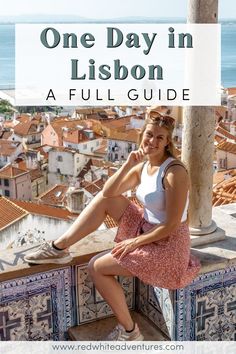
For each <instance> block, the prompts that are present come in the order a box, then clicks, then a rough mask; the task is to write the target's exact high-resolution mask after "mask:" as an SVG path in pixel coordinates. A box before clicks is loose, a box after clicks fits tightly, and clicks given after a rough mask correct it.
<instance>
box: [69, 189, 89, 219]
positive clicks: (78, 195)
mask: <svg viewBox="0 0 236 354" xmlns="http://www.w3.org/2000/svg"><path fill="white" fill-rule="evenodd" d="M66 195H67V209H68V210H69V211H70V212H71V213H80V212H81V211H82V210H83V209H84V207H85V195H84V191H83V190H82V189H75V188H73V187H70V188H69V189H68V191H67V193H66Z"/></svg>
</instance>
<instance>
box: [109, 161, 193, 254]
mask: <svg viewBox="0 0 236 354" xmlns="http://www.w3.org/2000/svg"><path fill="white" fill-rule="evenodd" d="M164 186H165V191H166V192H165V193H166V222H165V223H163V224H158V225H157V226H154V227H153V228H152V229H151V230H149V231H148V232H145V233H144V234H142V235H140V236H138V237H135V238H132V239H128V240H125V241H123V242H120V243H118V244H117V246H116V247H115V248H114V249H113V250H112V253H113V254H114V255H119V254H120V257H123V256H124V255H125V254H126V253H128V252H131V251H132V250H134V249H135V248H137V247H139V246H142V245H145V244H148V243H151V242H157V241H160V240H162V239H165V238H166V237H168V235H169V234H170V233H171V232H173V231H174V230H176V229H177V227H178V226H179V225H180V223H181V218H182V215H183V212H184V208H185V205H186V200H187V194H188V186H189V179H188V175H187V172H186V171H185V169H184V168H183V167H181V166H173V167H170V168H169V169H168V171H167V174H166V177H165V178H164Z"/></svg>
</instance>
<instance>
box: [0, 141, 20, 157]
mask: <svg viewBox="0 0 236 354" xmlns="http://www.w3.org/2000/svg"><path fill="white" fill-rule="evenodd" d="M19 145H21V143H19V142H12V141H8V140H5V139H0V155H3V156H10V155H11V154H12V153H13V152H14V151H15V150H16V149H17V148H18V146H19Z"/></svg>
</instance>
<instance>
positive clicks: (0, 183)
mask: <svg viewBox="0 0 236 354" xmlns="http://www.w3.org/2000/svg"><path fill="white" fill-rule="evenodd" d="M1 185H2V180H1V178H0V186H1Z"/></svg>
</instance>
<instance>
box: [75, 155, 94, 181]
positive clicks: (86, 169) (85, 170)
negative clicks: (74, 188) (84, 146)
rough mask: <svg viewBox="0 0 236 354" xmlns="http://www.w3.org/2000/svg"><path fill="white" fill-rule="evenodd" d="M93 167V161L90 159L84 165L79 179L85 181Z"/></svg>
mask: <svg viewBox="0 0 236 354" xmlns="http://www.w3.org/2000/svg"><path fill="white" fill-rule="evenodd" d="M91 166H92V160H91V159H89V160H88V162H87V163H86V164H85V165H84V167H83V168H82V170H81V171H80V173H79V174H78V177H79V178H82V179H83V178H84V176H85V175H86V173H88V171H89V170H90V167H91Z"/></svg>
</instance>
